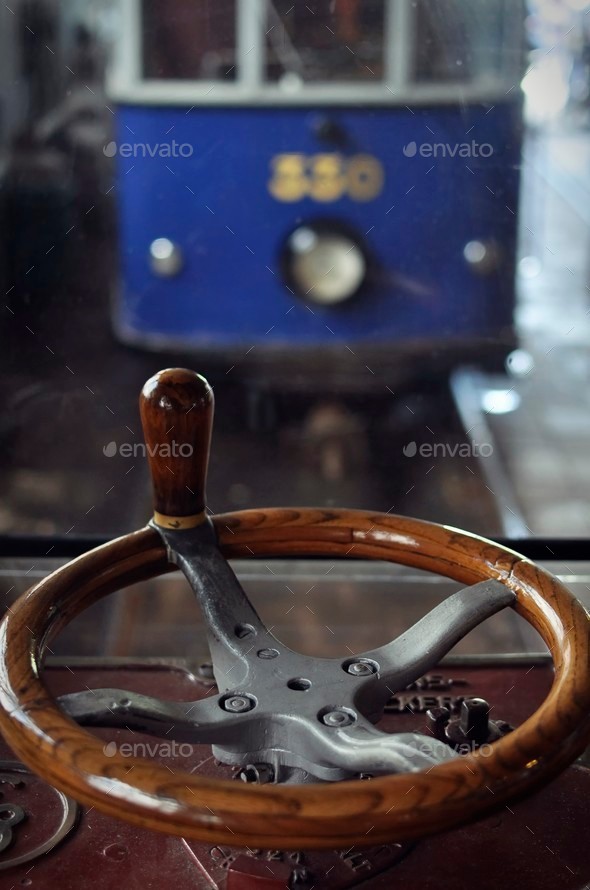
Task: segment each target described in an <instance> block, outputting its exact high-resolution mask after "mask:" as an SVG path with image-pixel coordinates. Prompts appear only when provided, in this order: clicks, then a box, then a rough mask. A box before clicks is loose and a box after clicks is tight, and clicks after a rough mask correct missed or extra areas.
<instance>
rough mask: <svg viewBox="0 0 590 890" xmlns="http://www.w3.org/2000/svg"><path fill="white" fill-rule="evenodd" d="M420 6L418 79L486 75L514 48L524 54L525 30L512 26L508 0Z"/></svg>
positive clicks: (445, 0) (443, 0)
mask: <svg viewBox="0 0 590 890" xmlns="http://www.w3.org/2000/svg"><path fill="white" fill-rule="evenodd" d="M414 6H415V10H416V35H417V40H416V55H415V71H414V74H415V78H416V80H419V81H429V82H432V83H436V82H439V81H454V82H457V81H459V82H468V81H481V80H486V79H488V78H491V77H497V76H498V75H499V74H500V73H501V72H502V69H503V68H504V69H505V68H506V63H507V60H508V59H509V57H511V56H513V54H514V53H517V54H518V57H520V56H521V55H522V49H521V46H522V42H521V39H520V31H519V29H518V28H515V29H513V30H510V29H507V28H506V21H505V19H506V3H505V2H504V0H478V2H473V0H437V2H436V3H433V2H432V0H418V2H417V3H416V4H414ZM512 70H514V69H512Z"/></svg>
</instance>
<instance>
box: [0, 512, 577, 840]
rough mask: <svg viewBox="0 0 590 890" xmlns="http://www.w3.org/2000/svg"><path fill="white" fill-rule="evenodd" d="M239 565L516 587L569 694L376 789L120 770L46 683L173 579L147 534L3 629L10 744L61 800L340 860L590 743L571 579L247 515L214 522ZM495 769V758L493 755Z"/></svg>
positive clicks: (408, 832)
mask: <svg viewBox="0 0 590 890" xmlns="http://www.w3.org/2000/svg"><path fill="white" fill-rule="evenodd" d="M214 524H215V527H216V529H217V533H218V537H219V542H220V547H221V550H222V551H223V553H224V555H225V556H226V557H231V558H234V557H263V556H264V557H271V556H310V555H323V556H329V557H346V556H348V557H356V558H365V559H382V560H386V561H390V562H397V563H400V564H402V565H406V566H412V567H416V568H421V569H427V570H429V571H435V572H437V573H439V574H441V575H445V576H447V577H449V578H453V579H454V580H456V581H459V582H461V583H465V584H475V583H477V582H479V581H483V580H485V579H487V578H493V579H496V580H499V581H502V582H504V583H505V584H506V585H507V586H509V587H510V588H511V589H512V590H513V591H514V592H515V594H516V597H517V601H516V606H515V608H516V611H517V612H519V613H520V614H521V615H523V616H524V617H525V618H526V619H527V620H528V621H529V622H530V623H531V624H532V625H533V626H534V627H535V628H536V629H537V630H538V631H539V633H540V634H541V636H542V637H543V639H544V640H545V642H546V644H547V645H548V646H549V649H550V651H551V653H552V655H553V660H554V665H555V679H554V683H553V685H552V688H551V690H550V692H549V695H548V696H547V698H546V700H545V701H544V702H543V704H542V705H541V706H540V707H539V709H538V710H537V711H536V712H535V713H534V714H533V715H532V716H531V717H529V718H528V720H526V721H525V722H524V723H523V724H522V725H521V726H520V727H519V728H518V729H517V730H515V731H514V732H513V733H511V734H509V735H508V736H506V737H504V738H503V739H501V740H500V741H498V742H496V743H495V744H494V745H493V746H492V748H491V753H489V754H488V755H487V756H482V754H481V753H477V752H476V753H474V754H470V755H468V756H466V757H461V758H458V759H457V760H454V761H451V762H448V763H444V764H441V765H439V766H436V767H433V768H431V769H430V770H428V771H426V772H424V771H421V772H416V773H408V774H401V775H392V776H385V777H380V778H376V779H373V780H372V781H370V782H363V781H354V782H342V783H335V784H328V785H302V786H292V785H288V786H280V785H263V786H248V785H244V784H242V783H238V782H229V781H225V780H223V781H221V780H214V779H208V778H200V777H198V776H195V775H192V774H186V773H180V772H179V771H176V772H171V771H170V769H168V768H167V767H164V766H159V765H157V764H154V763H153V762H150V761H147V760H144V759H140V758H138V759H134V760H131V759H130V758H126V757H122V756H119V755H115V756H114V757H106V756H105V755H104V753H103V744H104V743H103V741H102V740H100V739H99V738H97V737H96V736H93V735H92V734H91V733H89V732H87V731H86V730H84V729H82V728H81V727H79V726H78V725H77V724H75V723H74V722H73V721H72V720H70V719H69V718H68V717H66V716H65V715H64V714H63V713H62V712H61V711H60V710H59V708H58V707H57V705H56V703H55V701H54V700H53V698H52V697H51V696H50V694H49V693H48V692H47V690H46V688H45V686H44V685H43V682H42V679H41V676H40V674H41V668H42V662H43V656H44V650H45V648H46V645H47V643H48V642H50V641H51V639H52V638H53V637H54V636H55V635H56V634H57V633H58V632H59V630H61V629H62V628H63V627H64V626H65V625H66V624H68V623H69V621H71V620H72V618H73V617H75V615H76V614H78V613H79V612H80V611H82V610H83V609H84V608H86V607H87V606H89V605H91V604H92V603H93V602H95V601H96V600H98V599H99V598H101V597H102V596H105V595H106V594H108V593H110V592H112V591H113V590H116V589H118V588H120V587H123V586H126V585H128V584H131V583H134V582H136V581H140V580H144V579H146V578H149V577H152V576H154V575H157V574H161V573H163V572H165V571H168V570H171V569H172V568H173V567H172V566H170V565H169V564H168V562H167V559H166V553H165V550H164V547H163V545H162V542H161V539H160V537H159V536H158V534H157V533H156V532H155V531H153V530H152V529H149V528H146V529H144V530H142V531H139V532H135V533H134V534H131V535H127V536H126V537H124V538H120V539H118V540H116V541H113V542H112V543H110V544H107V545H105V546H103V547H100V548H98V549H96V550H93V551H92V552H90V553H88V554H86V555H84V556H82V557H79V558H78V559H76V560H74V561H73V562H72V563H70V564H68V565H67V566H64V567H63V568H62V569H59V570H58V571H57V572H55V573H53V574H52V575H50V576H48V577H47V578H45V579H44V580H42V581H41V582H40V583H39V584H37V585H36V586H35V587H33V588H32V589H31V590H30V591H29V592H28V593H26V594H24V595H23V597H21V599H20V600H19V601H18V603H17V604H16V605H15V606H14V607H13V608H12V609H11V610H10V611H9V614H8V615H7V617H6V618H5V619H4V621H3V622H2V625H1V626H0V705H1V709H0V728H1V729H2V731H3V733H4V735H5V737H6V739H7V741H8V742H9V744H10V745H11V746H12V747H13V749H14V751H15V752H16V754H17V755H18V756H19V757H21V759H22V760H23V761H24V763H26V764H27V765H28V766H30V767H31V768H33V769H34V770H35V771H36V772H37V773H38V774H39V775H41V776H42V777H43V778H44V779H46V780H47V781H48V782H50V783H51V784H53V785H55V786H56V787H57V788H59V789H61V790H62V791H64V792H66V793H68V794H71V795H72V796H73V797H75V798H77V799H78V800H80V801H82V802H83V803H86V804H88V805H91V806H96V807H97V808H98V809H100V810H102V811H103V812H106V813H108V814H110V815H112V816H116V817H119V818H123V819H126V820H128V821H130V822H134V823H136V824H139V825H142V826H146V827H148V828H151V829H157V830H160V831H164V832H168V833H170V834H178V835H183V836H185V837H190V838H195V839H199V840H204V841H210V842H213V843H220V842H223V843H230V844H233V845H242V846H251V847H254V846H255V847H266V848H272V849H295V848H334V847H341V846H345V845H350V844H359V843H365V844H367V843H371V844H374V843H380V842H388V841H393V840H405V839H410V838H416V837H421V836H424V835H427V834H430V833H433V832H435V831H438V830H443V829H448V828H451V827H453V826H456V825H459V824H460V823H462V822H464V821H466V820H467V819H472V818H474V817H478V816H482V815H484V814H486V813H487V812H489V811H490V810H492V809H494V808H496V807H498V806H499V805H501V804H503V803H505V802H506V801H508V800H510V799H511V798H513V797H516V796H520V795H522V794H524V793H526V792H528V791H531V790H533V789H534V788H536V787H538V786H540V785H541V784H543V783H544V782H546V781H547V780H548V779H549V778H551V777H552V776H554V775H555V774H557V773H558V772H559V771H560V770H561V769H563V768H564V767H565V766H566V765H568V764H569V763H571V762H572V761H573V760H574V759H575V758H576V756H578V755H579V754H580V753H581V751H582V750H583V749H584V747H585V745H586V744H587V742H588V739H589V738H590V673H589V653H590V646H589V639H590V631H589V627H590V625H589V620H588V619H589V616H588V614H587V612H586V611H585V610H584V608H583V607H582V606H581V605H580V603H579V602H578V601H577V600H576V599H575V598H574V597H573V596H572V595H571V594H570V593H569V591H568V590H567V588H565V587H564V585H563V584H561V583H560V582H559V581H558V580H557V579H556V578H554V577H553V576H551V575H550V574H549V573H548V572H546V571H544V570H543V569H541V568H539V567H538V566H536V565H534V564H533V563H531V562H530V561H529V560H527V559H525V558H523V557H522V556H519V555H518V554H517V553H514V552H513V551H511V550H508V549H507V548H504V547H500V546H498V545H496V544H494V543H492V542H490V541H486V540H485V539H482V538H479V537H476V536H472V535H469V534H467V533H465V532H460V531H457V530H456V529H452V528H448V527H446V526H441V525H436V524H432V523H427V522H422V521H418V520H413V519H406V518H403V517H399V516H390V515H386V514H379V513H376V514H375V513H366V512H361V511H345V510H332V511H326V510H312V509H292V510H285V509H276V510H248V511H243V512H239V513H231V514H225V515H220V516H217V517H215V518H214ZM486 753H487V752H486Z"/></svg>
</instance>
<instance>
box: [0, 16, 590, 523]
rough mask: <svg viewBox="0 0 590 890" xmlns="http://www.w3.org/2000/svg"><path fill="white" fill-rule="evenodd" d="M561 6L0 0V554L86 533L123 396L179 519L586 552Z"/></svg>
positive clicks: (574, 148) (576, 224) (584, 138)
mask: <svg viewBox="0 0 590 890" xmlns="http://www.w3.org/2000/svg"><path fill="white" fill-rule="evenodd" d="M589 197H590V3H587V2H584V0H529V2H527V3H526V4H524V3H522V4H521V3H519V2H504V0H478V2H477V3H474V2H473V0H432V2H422V0H370V2H362V3H360V2H356V0H318V2H309V3H305V4H303V3H297V2H296V3H292V2H289V3H287V2H284V3H283V2H270V0H269V2H266V0H223V2H219V0H217V2H213V0H203V2H198V3H195V2H188V0H186V2H183V0H167V2H163V0H160V2H158V0H143V2H140V0H119V2H115V0H92V2H91V0H68V2H65V0H63V2H60V0H11V2H10V3H9V4H4V3H2V4H0V287H1V288H2V295H3V299H2V301H1V307H0V308H1V321H0V331H1V334H0V336H1V338H2V349H1V353H0V363H1V367H2V374H1V377H0V400H1V404H2V413H1V415H0V482H1V490H2V498H1V500H0V532H2V533H5V534H10V535H14V534H32V535H60V536H70V537H78V536H85V535H93V534H97V535H106V536H110V535H115V534H120V533H125V532H127V531H129V530H132V529H134V528H136V527H138V526H139V525H141V524H143V523H144V522H145V521H146V519H147V518H148V517H149V515H150V491H149V483H148V478H147V466H146V460H145V455H144V453H143V452H142V446H141V442H142V437H141V429H140V424H139V418H138V410H137V396H138V392H139V389H140V387H141V385H142V384H143V382H144V381H145V380H146V379H147V378H148V377H149V376H151V375H152V374H153V373H154V372H155V371H157V370H159V369H160V368H163V367H167V366H171V365H184V366H188V367H192V368H194V369H196V370H199V371H200V372H202V373H204V374H205V375H206V376H207V377H208V378H209V379H210V380H211V382H212V383H213V384H214V386H215V391H216V400H217V417H216V426H215V434H214V442H213V453H212V458H211V470H210V473H211V475H210V482H209V506H210V508H211V509H212V510H213V511H214V512H220V511H225V510H233V509H242V508H246V507H250V506H259V505H265V506H272V505H280V504H297V505H337V506H348V507H355V508H364V509H375V510H383V511H389V512H393V513H404V514H408V515H415V516H418V517H421V518H426V519H431V520H435V521H439V522H445V523H449V524H452V525H457V526H461V527H465V528H467V529H469V530H472V531H475V532H479V533H483V534H486V535H506V536H513V537H526V536H568V537H586V536H587V534H588V529H589V504H590V472H589V470H588V458H587V452H588V446H589V445H590V411H589V410H588V408H589V400H590V391H589V387H588V382H589V379H590V304H589V299H588V298H589V293H590V267H589V256H590V251H589V248H590V200H589Z"/></svg>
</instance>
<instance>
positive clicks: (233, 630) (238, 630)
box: [158, 525, 284, 691]
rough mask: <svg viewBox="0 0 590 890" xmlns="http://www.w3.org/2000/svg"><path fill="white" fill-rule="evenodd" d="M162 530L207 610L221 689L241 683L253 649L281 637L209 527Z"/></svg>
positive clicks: (174, 559)
mask: <svg viewBox="0 0 590 890" xmlns="http://www.w3.org/2000/svg"><path fill="white" fill-rule="evenodd" d="M158 532H159V533H160V534H161V536H162V538H163V539H164V541H165V543H166V546H167V547H168V555H169V558H170V560H171V561H172V562H174V563H175V564H176V565H177V566H178V568H179V569H180V570H181V571H182V572H183V573H184V575H185V576H186V578H187V580H188V582H189V584H190V586H191V587H192V589H193V591H194V593H195V595H196V597H197V600H198V602H199V605H200V606H201V609H202V610H203V615H204V617H205V622H206V625H207V638H208V642H209V649H210V651H211V660H212V662H213V672H214V675H215V680H216V683H217V686H218V688H219V689H220V691H226V690H228V689H231V688H234V687H236V686H240V685H243V684H244V683H245V682H246V679H247V676H248V673H249V663H248V660H247V656H248V654H249V653H250V652H252V650H253V649H254V648H256V649H261V648H264V647H273V646H274V645H276V643H277V640H276V639H275V637H274V636H273V635H272V634H271V633H270V631H269V630H268V629H267V628H266V626H265V624H264V622H263V621H262V619H261V618H260V617H259V615H258V613H257V612H256V609H255V608H254V606H253V605H252V603H251V602H250V600H249V599H248V597H247V595H246V593H245V592H244V590H243V588H242V586H241V584H240V582H239V581H238V579H237V578H236V576H235V574H234V572H233V571H232V568H231V566H230V565H229V563H228V562H227V560H226V559H225V558H224V557H223V556H222V554H221V552H220V551H219V549H218V547H217V544H216V543H215V540H214V538H213V533H212V531H211V529H210V527H209V525H204V526H203V527H202V529H198V530H197V529H193V530H191V531H190V532H186V531H170V530H167V529H162V528H160V527H158ZM282 648H283V649H284V646H282Z"/></svg>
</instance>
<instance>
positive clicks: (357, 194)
mask: <svg viewBox="0 0 590 890" xmlns="http://www.w3.org/2000/svg"><path fill="white" fill-rule="evenodd" d="M270 166H271V178H270V180H269V183H268V190H269V192H270V193H271V195H272V196H273V198H276V200H277V201H283V202H286V203H294V202H295V201H302V200H303V199H304V198H311V199H312V200H313V201H320V202H321V203H324V204H328V203H330V202H332V201H338V200H340V198H344V197H348V198H350V199H351V200H352V201H372V200H373V198H377V197H378V196H379V195H380V194H381V192H382V190H383V183H384V180H385V174H384V172H383V165H382V164H381V161H379V160H378V159H377V158H375V157H373V155H369V154H356V155H352V156H350V157H345V156H344V155H341V154H315V155H305V154H298V153H295V152H294V153H287V154H279V155H275V156H274V157H273V158H272V159H271V162H270Z"/></svg>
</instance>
